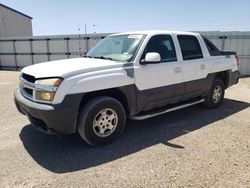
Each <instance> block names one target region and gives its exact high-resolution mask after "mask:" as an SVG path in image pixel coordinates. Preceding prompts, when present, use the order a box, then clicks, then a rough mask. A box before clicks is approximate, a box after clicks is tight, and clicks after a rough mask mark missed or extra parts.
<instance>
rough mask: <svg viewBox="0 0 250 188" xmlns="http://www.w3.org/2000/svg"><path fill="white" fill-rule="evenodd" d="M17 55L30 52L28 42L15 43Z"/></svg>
mask: <svg viewBox="0 0 250 188" xmlns="http://www.w3.org/2000/svg"><path fill="white" fill-rule="evenodd" d="M15 45H16V46H15V47H16V52H17V53H25V52H26V53H29V52H30V42H29V41H16V42H15Z"/></svg>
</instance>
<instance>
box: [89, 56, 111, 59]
mask: <svg viewBox="0 0 250 188" xmlns="http://www.w3.org/2000/svg"><path fill="white" fill-rule="evenodd" d="M92 58H96V59H106V60H113V59H112V58H111V57H105V56H96V57H95V56H94V57H92Z"/></svg>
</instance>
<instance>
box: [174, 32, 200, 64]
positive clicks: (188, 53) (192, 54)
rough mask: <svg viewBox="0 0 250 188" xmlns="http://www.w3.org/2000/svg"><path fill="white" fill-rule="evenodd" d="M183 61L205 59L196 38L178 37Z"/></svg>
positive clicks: (188, 36)
mask: <svg viewBox="0 0 250 188" xmlns="http://www.w3.org/2000/svg"><path fill="white" fill-rule="evenodd" d="M177 38H178V41H179V44H180V47H181V53H182V57H183V60H191V59H200V58H203V55H202V51H201V46H200V43H199V41H198V40H197V38H196V37H194V36H190V35H178V37H177Z"/></svg>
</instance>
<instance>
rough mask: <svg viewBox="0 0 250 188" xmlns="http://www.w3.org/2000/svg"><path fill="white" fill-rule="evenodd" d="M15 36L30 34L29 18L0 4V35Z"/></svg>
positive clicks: (30, 22) (30, 24) (30, 23)
mask: <svg viewBox="0 0 250 188" xmlns="http://www.w3.org/2000/svg"><path fill="white" fill-rule="evenodd" d="M16 36H32V21H31V19H30V18H28V17H26V16H23V15H21V14H19V13H17V12H15V11H12V10H10V9H8V8H5V7H3V6H0V37H16Z"/></svg>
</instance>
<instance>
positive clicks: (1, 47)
mask: <svg viewBox="0 0 250 188" xmlns="http://www.w3.org/2000/svg"><path fill="white" fill-rule="evenodd" d="M13 51H14V48H13V42H5V41H3V42H1V41H0V53H8V52H13Z"/></svg>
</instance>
